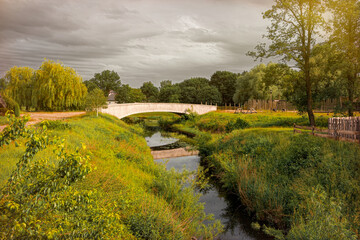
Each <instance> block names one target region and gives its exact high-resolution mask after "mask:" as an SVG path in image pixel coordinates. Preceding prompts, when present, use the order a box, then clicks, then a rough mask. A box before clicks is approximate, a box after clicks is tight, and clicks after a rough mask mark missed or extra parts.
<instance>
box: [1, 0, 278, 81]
mask: <svg viewBox="0 0 360 240" xmlns="http://www.w3.org/2000/svg"><path fill="white" fill-rule="evenodd" d="M271 3H272V0H221V1H220V0H196V1H191V0H182V1H179V0H167V1H165V0H120V1H116V0H103V1H97V0H76V1H73V0H62V1H57V0H0V75H3V74H4V73H5V71H7V70H8V69H9V68H10V67H12V66H14V65H18V66H30V67H33V68H38V67H39V66H40V64H41V62H42V61H43V60H44V58H47V59H52V60H55V61H56V60H59V61H61V62H63V63H64V64H65V65H68V66H71V67H73V68H75V69H76V70H77V71H78V73H80V74H81V75H82V76H83V78H84V79H89V78H91V77H92V76H93V74H94V73H95V72H101V71H102V70H104V69H111V70H115V71H117V72H118V73H119V74H120V76H121V80H122V81H123V82H125V83H130V84H131V85H132V86H136V87H138V86H140V85H141V84H142V82H144V81H153V82H154V83H159V82H160V81H162V80H165V79H170V80H173V81H175V82H178V81H181V80H183V79H186V78H190V77H194V76H205V77H210V75H211V74H212V73H213V72H215V71H216V70H230V71H235V72H236V71H237V72H240V71H243V70H247V69H249V68H251V67H252V66H254V64H255V63H254V62H253V60H252V59H251V58H249V57H247V56H246V55H245V53H246V52H247V51H249V50H252V49H253V48H254V46H255V45H256V43H257V42H259V41H262V40H261V35H262V34H263V33H264V31H265V29H266V24H267V23H266V22H264V20H262V17H261V12H263V11H265V10H266V9H268V8H269V7H270V6H271Z"/></svg>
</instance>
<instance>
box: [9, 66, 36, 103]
mask: <svg viewBox="0 0 360 240" xmlns="http://www.w3.org/2000/svg"><path fill="white" fill-rule="evenodd" d="M34 72H35V71H34V69H32V68H29V67H16V66H14V67H12V68H11V69H10V70H9V71H7V72H6V75H5V79H4V80H5V82H7V84H6V94H7V95H8V96H9V97H10V98H12V99H14V100H15V101H16V102H17V103H18V104H19V105H20V106H24V107H26V109H29V108H30V107H31V106H32V102H31V96H32V91H33V89H32V88H33V86H32V85H33V82H34V79H33V78H34ZM9 109H10V108H9ZM12 110H14V109H12Z"/></svg>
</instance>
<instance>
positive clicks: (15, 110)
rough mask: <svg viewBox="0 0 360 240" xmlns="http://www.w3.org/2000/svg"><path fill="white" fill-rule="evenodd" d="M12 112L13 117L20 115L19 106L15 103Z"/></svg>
mask: <svg viewBox="0 0 360 240" xmlns="http://www.w3.org/2000/svg"><path fill="white" fill-rule="evenodd" d="M14 114H15V117H20V107H19V104H17V103H16V104H15V109H14Z"/></svg>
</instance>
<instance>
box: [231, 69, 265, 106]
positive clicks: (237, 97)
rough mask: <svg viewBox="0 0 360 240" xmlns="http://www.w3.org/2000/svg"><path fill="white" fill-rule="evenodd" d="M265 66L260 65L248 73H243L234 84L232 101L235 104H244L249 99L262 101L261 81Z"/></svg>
mask: <svg viewBox="0 0 360 240" xmlns="http://www.w3.org/2000/svg"><path fill="white" fill-rule="evenodd" d="M265 70H266V66H265V65H264V64H260V65H258V66H256V67H254V68H253V69H251V70H250V71H249V72H245V73H243V74H242V75H241V76H240V77H239V79H238V80H237V83H236V88H235V94H234V96H233V100H234V102H235V103H238V104H241V105H242V104H244V103H245V102H246V101H248V100H250V99H264V98H265V96H264V94H263V88H264V87H263V85H264V84H263V79H264V76H265Z"/></svg>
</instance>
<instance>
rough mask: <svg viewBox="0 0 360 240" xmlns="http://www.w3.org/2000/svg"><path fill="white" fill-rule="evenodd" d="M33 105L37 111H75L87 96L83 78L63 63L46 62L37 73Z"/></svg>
mask: <svg viewBox="0 0 360 240" xmlns="http://www.w3.org/2000/svg"><path fill="white" fill-rule="evenodd" d="M33 84H34V88H33V92H32V103H33V106H34V107H35V108H36V109H37V110H46V111H54V110H55V111H59V110H75V109H80V108H82V107H83V106H84V101H85V97H86V94H87V89H86V86H85V85H84V84H83V82H82V77H81V76H80V75H78V74H77V73H76V71H75V70H74V69H72V68H70V67H66V66H64V65H63V64H62V63H59V62H54V61H51V60H45V61H44V62H43V63H42V65H41V67H40V68H39V70H37V71H36V72H35V77H34V83H33Z"/></svg>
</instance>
